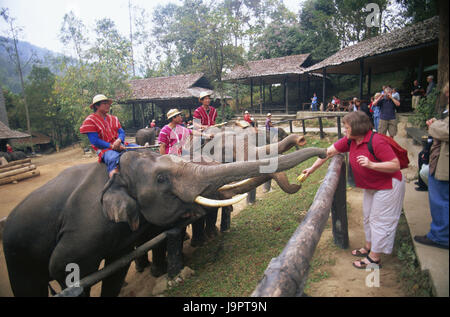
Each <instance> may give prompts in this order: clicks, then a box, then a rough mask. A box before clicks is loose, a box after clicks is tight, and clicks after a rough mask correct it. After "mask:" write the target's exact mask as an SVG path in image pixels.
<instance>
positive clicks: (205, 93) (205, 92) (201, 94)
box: [198, 91, 211, 99]
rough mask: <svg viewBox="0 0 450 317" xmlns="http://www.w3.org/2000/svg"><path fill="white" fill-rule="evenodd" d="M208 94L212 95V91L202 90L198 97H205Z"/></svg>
mask: <svg viewBox="0 0 450 317" xmlns="http://www.w3.org/2000/svg"><path fill="white" fill-rule="evenodd" d="M206 96H211V93H210V92H207V91H202V92H201V93H200V97H198V99H203V98H205V97H206Z"/></svg>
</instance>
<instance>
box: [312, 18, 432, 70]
mask: <svg viewBox="0 0 450 317" xmlns="http://www.w3.org/2000/svg"><path fill="white" fill-rule="evenodd" d="M438 41H439V17H438V16H435V17H433V18H430V19H427V20H424V21H422V22H419V23H416V24H413V25H410V26H407V27H404V28H402V29H399V30H395V31H392V32H390V33H385V34H382V35H379V36H376V37H372V38H370V39H367V40H365V41H361V42H359V43H357V44H354V45H351V46H348V47H345V48H343V49H342V50H340V51H339V52H337V53H336V54H334V55H332V56H330V57H328V58H326V59H324V60H323V61H321V62H319V63H317V64H315V65H312V66H311V67H309V68H307V69H306V71H307V72H321V71H322V70H323V69H324V68H326V71H327V73H341V74H358V73H359V60H361V59H363V58H364V62H365V71H367V69H368V67H369V66H371V67H372V72H373V73H383V72H388V71H391V70H398V69H400V68H403V67H405V66H407V65H409V64H411V62H414V63H415V64H417V62H418V59H419V58H420V57H421V56H425V58H426V59H427V60H428V61H429V62H430V63H434V62H435V60H433V56H434V51H435V50H437V45H438ZM430 48H433V49H432V50H430ZM436 55H437V54H436ZM435 58H437V56H436V57H435ZM366 61H367V63H366Z"/></svg>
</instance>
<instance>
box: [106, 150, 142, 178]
mask: <svg viewBox="0 0 450 317" xmlns="http://www.w3.org/2000/svg"><path fill="white" fill-rule="evenodd" d="M127 146H128V147H135V146H139V145H137V144H134V143H130V144H128V145H127ZM125 152H126V151H122V152H117V151H114V150H110V151H106V152H105V153H103V156H102V161H103V162H104V163H105V164H106V168H107V170H108V173H109V172H111V171H112V170H114V169H115V168H116V167H118V166H119V162H120V157H121V156H122V154H123V153H125Z"/></svg>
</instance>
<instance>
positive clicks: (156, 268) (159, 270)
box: [150, 263, 167, 277]
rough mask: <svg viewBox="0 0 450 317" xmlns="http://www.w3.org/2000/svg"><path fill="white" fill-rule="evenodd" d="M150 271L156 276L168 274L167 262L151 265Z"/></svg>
mask: <svg viewBox="0 0 450 317" xmlns="http://www.w3.org/2000/svg"><path fill="white" fill-rule="evenodd" d="M150 273H151V274H152V275H153V276H154V277H160V276H162V275H164V274H166V273H167V263H165V264H164V265H152V266H151V267H150Z"/></svg>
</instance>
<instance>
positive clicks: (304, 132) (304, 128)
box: [302, 119, 306, 135]
mask: <svg viewBox="0 0 450 317" xmlns="http://www.w3.org/2000/svg"><path fill="white" fill-rule="evenodd" d="M302 127H303V135H305V134H306V125H305V119H302Z"/></svg>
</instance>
